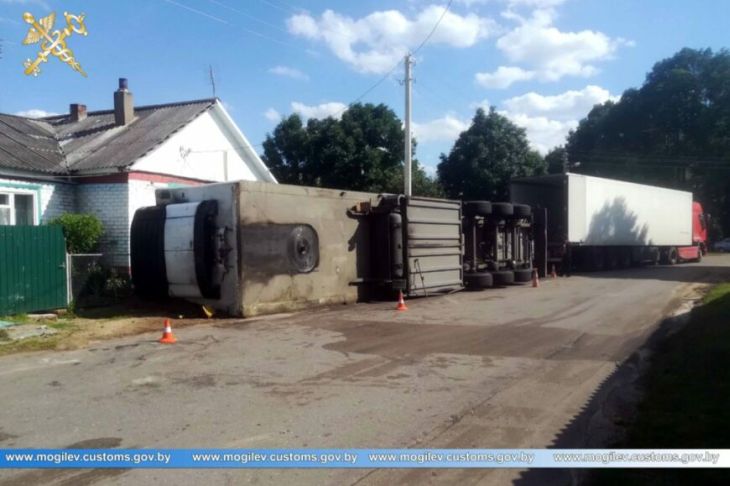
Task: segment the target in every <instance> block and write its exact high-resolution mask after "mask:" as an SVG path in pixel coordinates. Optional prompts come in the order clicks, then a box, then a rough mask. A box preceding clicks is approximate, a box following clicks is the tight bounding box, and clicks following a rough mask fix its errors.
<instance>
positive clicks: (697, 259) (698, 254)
mask: <svg viewBox="0 0 730 486" xmlns="http://www.w3.org/2000/svg"><path fill="white" fill-rule="evenodd" d="M694 261H695V263H700V262H701V261H702V247H701V246H700V247H699V248H697V258H695V259H694Z"/></svg>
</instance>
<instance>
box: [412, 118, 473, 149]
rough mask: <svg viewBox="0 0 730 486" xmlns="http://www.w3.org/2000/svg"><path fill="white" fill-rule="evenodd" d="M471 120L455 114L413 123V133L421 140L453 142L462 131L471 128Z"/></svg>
mask: <svg viewBox="0 0 730 486" xmlns="http://www.w3.org/2000/svg"><path fill="white" fill-rule="evenodd" d="M469 124H470V121H469V120H460V119H458V118H456V117H455V116H453V115H445V116H443V117H441V118H437V119H435V120H431V121H428V122H424V123H413V135H414V136H415V137H416V140H417V141H418V142H419V143H420V142H453V141H454V140H456V138H457V137H458V136H459V134H460V133H461V132H463V131H464V130H466V129H467V128H469Z"/></svg>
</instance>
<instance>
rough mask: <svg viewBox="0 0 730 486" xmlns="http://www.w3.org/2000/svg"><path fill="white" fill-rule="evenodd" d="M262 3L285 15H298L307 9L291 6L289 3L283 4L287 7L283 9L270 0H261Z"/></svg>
mask: <svg viewBox="0 0 730 486" xmlns="http://www.w3.org/2000/svg"><path fill="white" fill-rule="evenodd" d="M259 1H260V2H261V3H265V4H266V5H269V6H270V7H273V8H275V9H277V10H280V11H282V12H285V13H298V11H304V10H306V9H304V8H302V7H297V6H296V5H291V4H288V3H284V2H281V4H282V5H286V7H281V6H279V5H277V4H275V3H273V2H270V1H268V0H259Z"/></svg>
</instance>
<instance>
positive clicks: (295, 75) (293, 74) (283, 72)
mask: <svg viewBox="0 0 730 486" xmlns="http://www.w3.org/2000/svg"><path fill="white" fill-rule="evenodd" d="M269 72H270V73H271V74H276V75H277V76H285V77H288V78H292V79H298V80H301V81H307V80H308V79H309V76H307V75H306V74H305V73H303V72H301V71H300V70H299V69H296V68H292V67H288V66H275V67H272V68H271V69H269Z"/></svg>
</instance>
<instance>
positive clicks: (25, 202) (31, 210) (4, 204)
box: [0, 192, 35, 226]
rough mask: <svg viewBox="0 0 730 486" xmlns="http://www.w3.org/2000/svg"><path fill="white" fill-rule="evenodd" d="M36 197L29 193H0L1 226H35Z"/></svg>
mask: <svg viewBox="0 0 730 486" xmlns="http://www.w3.org/2000/svg"><path fill="white" fill-rule="evenodd" d="M34 224H35V196H34V195H33V194H28V193H12V192H0V225H6V226H7V225H15V226H21V225H28V226H30V225H34Z"/></svg>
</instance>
